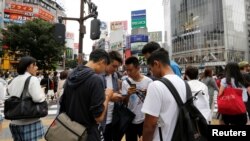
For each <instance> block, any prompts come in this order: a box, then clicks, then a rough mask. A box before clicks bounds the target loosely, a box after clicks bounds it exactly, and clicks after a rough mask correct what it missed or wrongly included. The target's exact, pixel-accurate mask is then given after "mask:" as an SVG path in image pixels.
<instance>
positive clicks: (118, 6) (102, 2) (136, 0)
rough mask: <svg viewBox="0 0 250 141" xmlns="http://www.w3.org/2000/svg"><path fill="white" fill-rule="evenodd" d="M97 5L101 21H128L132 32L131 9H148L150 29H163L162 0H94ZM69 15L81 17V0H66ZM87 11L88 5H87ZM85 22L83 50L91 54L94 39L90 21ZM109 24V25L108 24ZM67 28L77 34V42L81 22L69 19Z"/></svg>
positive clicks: (76, 40) (129, 30) (129, 31)
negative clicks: (91, 34) (91, 33)
mask: <svg viewBox="0 0 250 141" xmlns="http://www.w3.org/2000/svg"><path fill="white" fill-rule="evenodd" d="M92 2H93V3H95V4H96V5H97V7H98V8H97V11H98V19H100V20H101V21H106V22H112V21H123V20H127V21H128V33H131V11H134V10H142V9H146V14H147V15H146V19H147V28H148V31H149V32H150V31H163V24H164V18H163V6H162V0H92ZM64 3H65V9H66V14H67V17H75V18H79V17H80V0H64ZM85 12H86V13H88V11H87V5H85ZM91 20H92V18H90V19H88V20H87V21H85V22H84V25H85V26H86V34H85V35H84V40H83V52H84V53H85V54H89V53H90V52H91V50H92V44H93V41H92V40H91V39H90V36H89V32H90V21H91ZM108 26H109V25H108ZM66 30H67V31H68V32H73V33H74V34H75V43H78V40H79V36H78V34H79V32H78V31H79V24H78V22H76V21H67V26H66Z"/></svg>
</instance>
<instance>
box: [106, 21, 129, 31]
mask: <svg viewBox="0 0 250 141" xmlns="http://www.w3.org/2000/svg"><path fill="white" fill-rule="evenodd" d="M120 29H121V30H128V21H114V22H111V23H110V30H113V31H114V30H120Z"/></svg>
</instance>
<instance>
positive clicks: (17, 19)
mask: <svg viewBox="0 0 250 141" xmlns="http://www.w3.org/2000/svg"><path fill="white" fill-rule="evenodd" d="M31 19H32V17H27V16H24V15H19V14H7V13H5V14H4V22H14V23H19V24H22V23H24V22H25V21H27V20H31Z"/></svg>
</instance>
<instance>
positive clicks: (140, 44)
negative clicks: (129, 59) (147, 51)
mask: <svg viewBox="0 0 250 141" xmlns="http://www.w3.org/2000/svg"><path fill="white" fill-rule="evenodd" d="M146 44H147V42H137V43H131V51H140V52H141V50H142V48H143V46H144V45H146Z"/></svg>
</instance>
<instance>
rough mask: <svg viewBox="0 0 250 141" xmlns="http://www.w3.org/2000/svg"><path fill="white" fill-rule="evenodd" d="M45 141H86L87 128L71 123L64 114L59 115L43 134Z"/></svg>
mask: <svg viewBox="0 0 250 141" xmlns="http://www.w3.org/2000/svg"><path fill="white" fill-rule="evenodd" d="M45 139H46V140H47V141H86V140H87V128H86V127H84V126H83V125H81V124H79V123H77V122H75V121H72V120H71V119H70V118H69V117H68V116H67V115H66V114H65V113H61V114H59V115H58V116H57V117H56V118H55V120H54V121H53V122H52V124H51V125H50V127H49V129H48V130H47V132H46V134H45Z"/></svg>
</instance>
